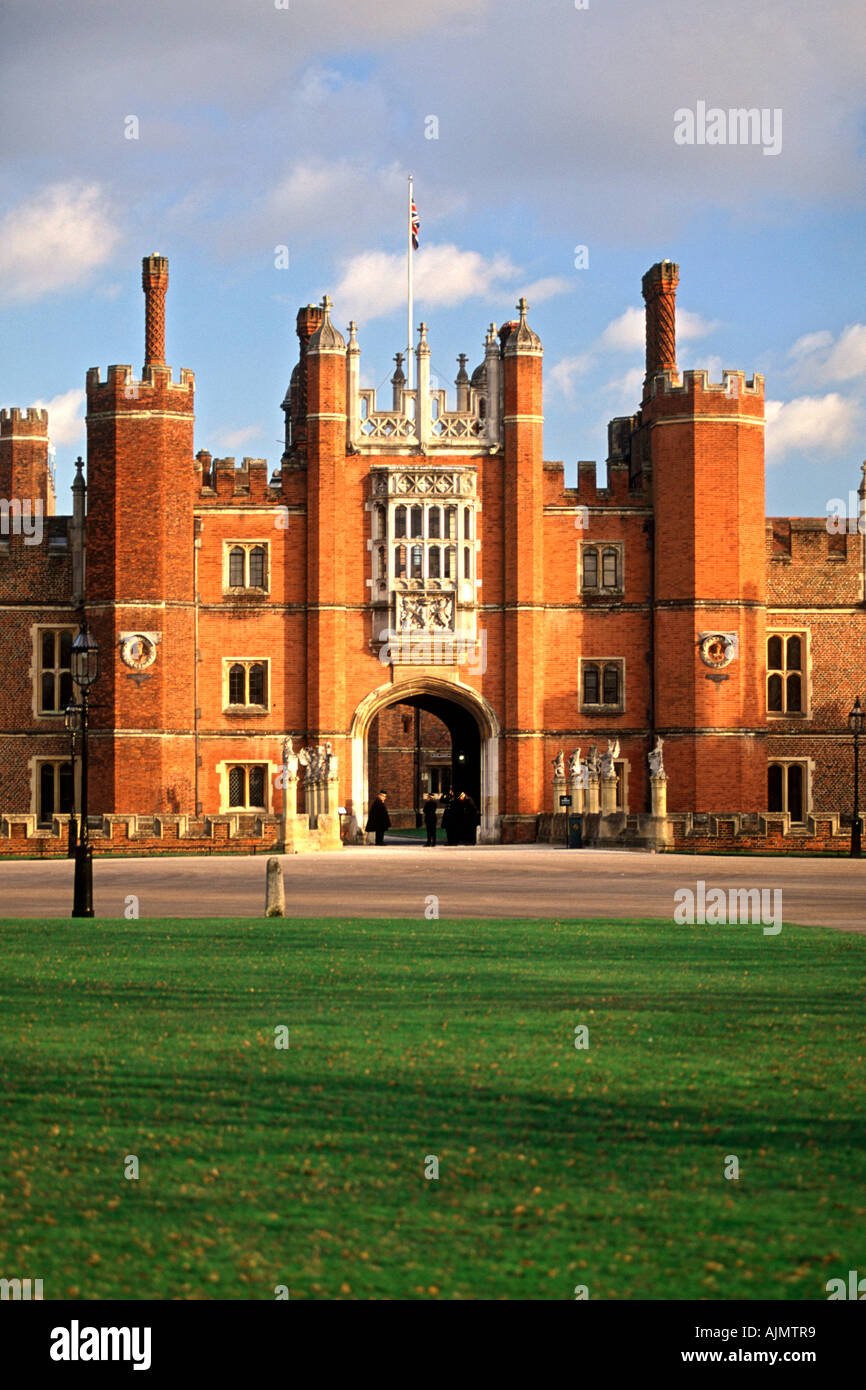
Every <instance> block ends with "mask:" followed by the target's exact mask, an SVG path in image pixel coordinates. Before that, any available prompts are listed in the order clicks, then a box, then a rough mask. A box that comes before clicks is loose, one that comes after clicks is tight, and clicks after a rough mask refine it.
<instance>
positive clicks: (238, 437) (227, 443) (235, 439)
mask: <svg viewBox="0 0 866 1390" xmlns="http://www.w3.org/2000/svg"><path fill="white" fill-rule="evenodd" d="M261 432H262V427H261V425H244V426H243V427H242V428H241V429H239V430H224V431H223V432H222V433H220V434H218V435H217V437H216V440H215V446H216V448H218V449H225V450H227V452H228V454H231V453H232V451H233V450H235V449H240V448H241V447H242V446H243V445H244V444H246V443H247V441H248V440H250V439H257V438H258V436H259V435H260V434H261Z"/></svg>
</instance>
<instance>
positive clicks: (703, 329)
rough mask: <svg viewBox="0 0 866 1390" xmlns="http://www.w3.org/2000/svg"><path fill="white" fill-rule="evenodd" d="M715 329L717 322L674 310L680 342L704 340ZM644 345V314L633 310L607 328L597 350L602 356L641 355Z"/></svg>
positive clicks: (642, 311)
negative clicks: (605, 353)
mask: <svg viewBox="0 0 866 1390" xmlns="http://www.w3.org/2000/svg"><path fill="white" fill-rule="evenodd" d="M718 326H719V325H718V322H717V321H714V320H710V319H705V318H703V317H702V316H701V315H700V314H695V313H692V312H691V311H690V310H689V309H680V308H678V309H677V338H678V339H679V340H681V341H682V342H688V341H690V340H692V339H694V338H705V337H706V336H707V334H708V333H713V332H714V331H715V329H717V328H718ZM645 342H646V319H645V313H644V310H643V309H636V308H634V307H633V306H632V307H630V308H628V309H626V310H625V311H624V312H623V313H621V314H620V316H619V318H616V319H613V320H612V322H611V323H609V324H608V325H607V328H606V329H605V330H604V332H603V333H602V335H601V337H600V338H599V340H598V346H599V347H600V348H601V349H602V350H603V351H605V352H637V351H643V348H644V345H645Z"/></svg>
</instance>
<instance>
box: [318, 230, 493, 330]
mask: <svg viewBox="0 0 866 1390" xmlns="http://www.w3.org/2000/svg"><path fill="white" fill-rule="evenodd" d="M517 274H518V270H517V267H516V266H514V265H513V264H512V262H511V261H510V260H509V259H508V257H507V256H492V257H490V258H487V257H485V256H482V255H481V254H480V253H479V252H478V251H461V250H460V248H459V247H458V246H454V245H452V244H446V245H441V246H434V245H427V246H425V248H424V250H423V252H422V253H419V254H418V256H417V257H416V259H415V296H416V299H417V300H418V303H419V304H421V305H423V308H424V311H425V312H426V311H427V309H428V307H429V308H437V307H444V308H449V307H452V306H453V305H455V304H462V303H463V301H464V300H466V299H492V298H498V297H501V296H504V295H505V293H506V288H505V287H506V284H508V283H509V282H513V280H514V277H515V276H516V275H517ZM332 298H333V299H334V302H335V304H337V305H338V306H339V309H340V312H341V313H342V314H344V315H347V316H351V317H352V318H355V319H358V320H359V321H360V322H363V321H364V320H368V321H369V320H370V319H374V318H380V317H381V316H382V315H383V314H390V313H392V312H393V311H394V310H395V309H398V308H400V307H401V306H402V305H403V304H404V303H405V301H406V257H405V255H404V254H403V253H402V252H395V253H394V254H389V253H388V252H386V251H365V252H362V253H361V255H359V256H353V257H352V259H351V260H349V261H348V262H347V263H346V265H345V267H344V269H343V274H342V276H341V278H340V280H339V282H338V283H337V285H336V286H335V288H334V291H333V295H332Z"/></svg>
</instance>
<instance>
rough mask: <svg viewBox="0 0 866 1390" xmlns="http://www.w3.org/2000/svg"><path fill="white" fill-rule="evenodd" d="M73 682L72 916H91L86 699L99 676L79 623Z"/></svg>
mask: <svg viewBox="0 0 866 1390" xmlns="http://www.w3.org/2000/svg"><path fill="white" fill-rule="evenodd" d="M69 664H70V667H71V671H72V680H73V682H74V684H75V685H77V686H78V689H79V690H80V691H81V706H80V709H81V715H80V718H81V802H80V811H79V819H80V821H81V829H80V833H79V836H78V844H77V845H76V848H75V889H74V893H73V900H72V915H73V917H92V916H93V849H92V847H91V844H90V839H89V836H88V833H87V696H88V692H89V690H90V687H91V686H92V685H93V683H94V681H95V680H97V679H98V677H99V643H98V642H97V640H96V638H95V637H94V636H93V634H92V633H91V632H90V631H88V627H87V623H86V622H84V621H82V624H81V627H80V629H79V632H78V636H77V637H76V639H75V641H74V642H73V643H72V654H71V656H70V659H69Z"/></svg>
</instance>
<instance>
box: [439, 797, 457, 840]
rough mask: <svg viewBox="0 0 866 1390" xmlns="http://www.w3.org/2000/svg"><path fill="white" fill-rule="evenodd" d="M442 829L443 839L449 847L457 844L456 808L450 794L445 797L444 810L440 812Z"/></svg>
mask: <svg viewBox="0 0 866 1390" xmlns="http://www.w3.org/2000/svg"><path fill="white" fill-rule="evenodd" d="M442 829H443V830H444V831H445V839H446V840H447V842H448V844H449V845H456V844H457V806H456V803H455V801H454V797H453V796H452V795H451V792H449V793H448V795H447V796H446V797H445V809H444V811H443V812H442Z"/></svg>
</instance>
